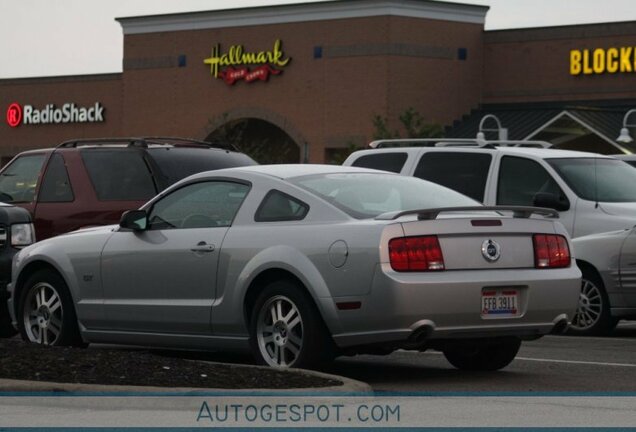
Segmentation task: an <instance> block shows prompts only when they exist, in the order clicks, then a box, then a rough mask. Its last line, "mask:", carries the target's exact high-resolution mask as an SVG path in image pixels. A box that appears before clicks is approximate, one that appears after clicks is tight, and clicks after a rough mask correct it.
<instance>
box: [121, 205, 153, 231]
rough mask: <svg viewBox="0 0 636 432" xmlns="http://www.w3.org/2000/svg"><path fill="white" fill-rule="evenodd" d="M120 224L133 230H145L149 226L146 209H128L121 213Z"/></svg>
mask: <svg viewBox="0 0 636 432" xmlns="http://www.w3.org/2000/svg"><path fill="white" fill-rule="evenodd" d="M119 226H120V227H122V228H127V229H131V230H133V231H144V230H145V229H147V228H148V213H146V210H128V211H125V212H124V213H123V214H122V215H121V219H120V220H119Z"/></svg>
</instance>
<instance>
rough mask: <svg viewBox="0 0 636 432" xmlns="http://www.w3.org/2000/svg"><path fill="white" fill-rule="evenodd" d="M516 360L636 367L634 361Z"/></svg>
mask: <svg viewBox="0 0 636 432" xmlns="http://www.w3.org/2000/svg"><path fill="white" fill-rule="evenodd" d="M515 360H525V361H536V362H544V363H570V364H583V365H594V366H617V367H636V364H632V363H606V362H593V361H581V360H556V359H542V358H531V357H515Z"/></svg>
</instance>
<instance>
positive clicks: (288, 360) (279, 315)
mask: <svg viewBox="0 0 636 432" xmlns="http://www.w3.org/2000/svg"><path fill="white" fill-rule="evenodd" d="M256 338H257V342H258V348H259V350H260V352H261V355H262V356H263V359H264V360H265V362H266V363H267V364H268V365H270V366H276V367H291V366H293V365H294V363H296V361H297V360H298V357H299V355H300V351H301V349H302V347H303V321H302V317H301V316H300V312H299V310H298V307H297V306H296V305H295V304H294V302H293V301H291V300H290V299H289V298H287V297H285V296H280V295H279V296H275V297H272V298H271V299H269V300H267V301H266V302H265V304H263V307H262V308H261V310H260V312H259V314H258V322H257V326H256Z"/></svg>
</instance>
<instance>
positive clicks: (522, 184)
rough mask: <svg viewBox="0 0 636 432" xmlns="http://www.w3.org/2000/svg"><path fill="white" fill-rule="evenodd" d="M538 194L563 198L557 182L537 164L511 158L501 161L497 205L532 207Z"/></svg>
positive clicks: (519, 158)
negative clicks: (548, 194)
mask: <svg viewBox="0 0 636 432" xmlns="http://www.w3.org/2000/svg"><path fill="white" fill-rule="evenodd" d="M540 192H541V193H550V194H554V195H556V196H557V197H563V196H564V194H563V191H562V190H561V188H560V187H559V185H558V184H557V182H556V181H555V180H554V179H553V178H552V176H551V175H550V174H549V173H548V172H547V171H546V170H545V168H543V167H542V166H541V165H539V164H538V163H537V162H535V161H533V160H530V159H526V158H521V157H513V156H504V157H503V158H502V159H501V166H500V168H499V182H498V185H497V204H502V205H521V206H532V205H534V197H535V195H536V194H537V193H540Z"/></svg>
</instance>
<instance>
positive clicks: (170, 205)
mask: <svg viewBox="0 0 636 432" xmlns="http://www.w3.org/2000/svg"><path fill="white" fill-rule="evenodd" d="M248 191H249V186H247V185H245V184H242V183H233V182H227V181H208V182H201V183H194V184H190V185H187V186H184V187H182V188H180V189H177V190H175V191H174V192H172V193H171V194H169V195H166V196H165V197H163V198H162V199H161V200H159V201H157V202H156V203H155V204H154V206H153V207H152V210H151V211H150V214H149V215H148V221H149V228H150V229H155V230H157V229H175V228H181V229H187V228H214V227H227V226H230V225H232V221H233V220H234V216H236V213H237V212H238V209H239V207H240V206H241V203H243V200H244V199H245V196H246V195H247V192H248Z"/></svg>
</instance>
